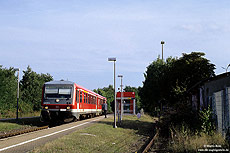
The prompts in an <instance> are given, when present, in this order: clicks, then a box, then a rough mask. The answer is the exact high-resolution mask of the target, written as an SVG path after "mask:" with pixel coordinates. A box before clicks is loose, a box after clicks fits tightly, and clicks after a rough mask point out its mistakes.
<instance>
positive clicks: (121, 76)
mask: <svg viewBox="0 0 230 153" xmlns="http://www.w3.org/2000/svg"><path fill="white" fill-rule="evenodd" d="M118 77H119V78H121V121H122V116H123V107H124V106H123V89H122V87H123V85H122V78H123V75H118Z"/></svg>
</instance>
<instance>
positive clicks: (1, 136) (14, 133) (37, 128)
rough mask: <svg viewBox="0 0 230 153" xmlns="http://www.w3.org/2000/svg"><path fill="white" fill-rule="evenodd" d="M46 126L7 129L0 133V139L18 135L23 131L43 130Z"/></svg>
mask: <svg viewBox="0 0 230 153" xmlns="http://www.w3.org/2000/svg"><path fill="white" fill-rule="evenodd" d="M48 127H49V126H42V127H31V128H27V129H21V130H16V131H13V132H12V131H9V132H6V133H3V134H0V139H3V138H7V137H12V136H15V135H20V134H24V133H29V132H34V131H38V130H43V129H47V128H48Z"/></svg>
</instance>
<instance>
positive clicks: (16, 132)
mask: <svg viewBox="0 0 230 153" xmlns="http://www.w3.org/2000/svg"><path fill="white" fill-rule="evenodd" d="M30 118H37V117H28V119H30ZM89 118H90V117H89ZM23 119H27V118H23ZM84 119H88V118H87V117H85V118H82V119H79V120H84ZM6 120H9V119H5V120H4V121H6ZM71 121H72V119H70V120H67V122H57V123H56V124H53V123H52V124H50V125H45V126H41V127H28V128H25V129H17V130H12V131H8V132H0V139H4V138H8V137H12V136H16V135H20V134H25V133H29V132H34V131H38V130H43V129H48V128H52V127H56V126H60V125H63V124H68V123H71Z"/></svg>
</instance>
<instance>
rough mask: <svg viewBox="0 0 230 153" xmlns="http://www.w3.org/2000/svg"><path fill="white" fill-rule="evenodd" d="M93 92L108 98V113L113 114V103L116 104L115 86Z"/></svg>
mask: <svg viewBox="0 0 230 153" xmlns="http://www.w3.org/2000/svg"><path fill="white" fill-rule="evenodd" d="M93 91H94V92H96V93H98V94H100V95H102V96H104V97H106V98H107V104H108V111H109V112H111V111H112V110H113V102H114V88H113V86H112V85H109V86H108V87H104V88H98V89H94V90H93Z"/></svg>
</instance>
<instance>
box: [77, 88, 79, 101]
mask: <svg viewBox="0 0 230 153" xmlns="http://www.w3.org/2000/svg"><path fill="white" fill-rule="evenodd" d="M76 102H77V103H78V102H79V101H78V90H76Z"/></svg>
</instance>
